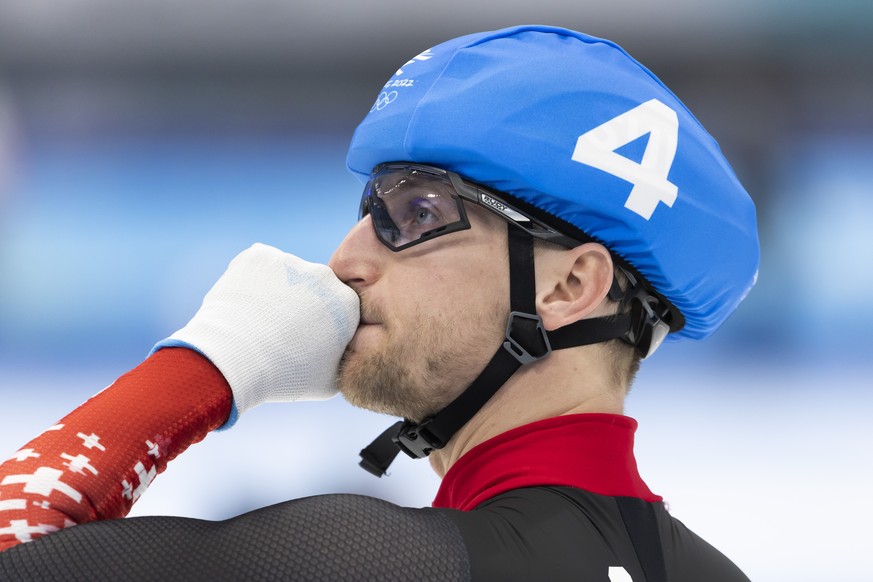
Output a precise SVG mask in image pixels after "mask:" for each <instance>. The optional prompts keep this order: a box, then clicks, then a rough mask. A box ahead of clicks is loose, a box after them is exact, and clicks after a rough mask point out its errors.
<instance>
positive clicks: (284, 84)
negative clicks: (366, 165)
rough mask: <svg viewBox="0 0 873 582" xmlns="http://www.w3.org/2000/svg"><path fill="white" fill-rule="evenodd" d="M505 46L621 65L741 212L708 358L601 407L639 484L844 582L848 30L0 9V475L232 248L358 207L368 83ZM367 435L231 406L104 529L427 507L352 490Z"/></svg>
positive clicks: (854, 252)
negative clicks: (627, 444)
mask: <svg viewBox="0 0 873 582" xmlns="http://www.w3.org/2000/svg"><path fill="white" fill-rule="evenodd" d="M523 22H539V23H545V24H556V25H562V26H568V27H571V28H576V29H578V30H582V31H585V32H588V33H589V34H594V35H596V36H603V37H606V38H610V39H612V40H615V41H616V42H618V43H619V44H621V45H622V46H624V47H625V48H626V49H627V50H629V51H630V52H631V54H632V55H634V56H635V57H637V58H638V59H640V60H641V61H642V62H643V63H645V64H646V65H647V66H648V67H649V68H651V69H652V70H654V72H655V73H656V74H658V75H659V76H660V77H661V78H662V79H663V80H664V81H665V82H666V83H667V85H668V86H670V87H671V88H672V89H673V90H674V91H675V92H676V93H677V94H678V95H679V97H680V98H682V99H683V100H684V101H685V102H686V104H687V105H689V107H690V108H691V109H692V111H694V112H695V113H696V115H697V116H698V118H699V119H700V120H701V121H702V122H703V124H704V126H706V127H707V128H708V129H709V131H710V132H711V133H712V134H713V135H714V136H715V137H716V139H717V140H718V141H719V143H720V144H721V146H722V149H723V150H724V151H725V153H726V155H727V157H728V159H730V160H731V162H732V164H733V165H734V167H735V169H736V171H737V174H738V175H739V177H740V179H741V181H743V183H744V184H745V185H746V187H747V189H748V190H749V192H750V193H751V195H752V197H753V198H754V199H755V202H756V204H757V206H758V212H759V225H760V231H761V243H762V263H761V275H760V279H759V283H758V285H757V287H756V288H755V289H754V290H753V291H752V293H751V294H750V296H749V297H748V299H747V300H746V302H745V303H744V304H743V305H742V306H741V308H740V309H739V311H738V312H737V313H736V314H735V315H734V316H733V317H732V318H731V319H730V320H729V321H728V322H727V324H726V325H725V326H724V327H723V328H722V329H721V330H720V331H719V333H718V334H717V335H716V336H715V337H713V338H712V339H710V340H707V341H705V342H701V343H698V344H670V345H667V346H666V347H665V348H664V349H662V350H661V352H659V353H658V356H657V357H655V358H653V359H652V361H650V362H647V363H646V364H645V365H644V367H643V371H642V373H641V374H640V376H639V378H638V381H637V384H636V386H635V388H634V390H633V393H632V394H631V397H630V399H629V401H628V409H627V411H628V414H630V415H631V416H634V417H635V418H637V419H638V420H639V421H640V424H641V427H640V430H639V432H638V444H637V452H638V457H639V462H640V466H641V471H642V474H643V477H644V479H646V481H647V482H648V483H649V485H650V486H651V488H652V489H653V490H654V491H656V492H657V493H659V494H662V495H663V496H664V497H665V498H666V499H667V501H668V502H669V504H670V507H671V510H672V512H673V514H674V515H675V516H677V517H678V518H679V519H681V520H682V521H684V522H685V523H686V524H687V525H689V526H690V527H691V528H692V529H694V530H695V531H697V532H698V533H700V534H701V535H702V536H703V537H705V538H706V539H708V540H709V541H710V542H712V543H714V544H715V545H716V546H717V547H719V548H720V549H722V550H723V551H724V552H725V553H726V554H728V556H730V557H731V558H732V559H734V560H735V561H736V562H737V563H738V564H739V565H740V566H741V567H742V568H743V569H744V570H745V571H746V572H747V573H748V574H749V575H750V577H751V578H752V579H753V580H792V581H805V580H809V581H813V580H814V581H820V580H868V579H871V576H873V574H871V573H870V566H869V560H868V558H867V555H868V549H867V546H868V545H869V532H867V529H866V526H865V523H869V521H870V520H871V519H873V512H871V511H870V510H869V509H867V508H866V505H865V504H864V503H863V502H862V501H863V499H865V498H866V497H867V495H869V492H870V490H871V486H873V469H871V461H873V455H871V453H870V450H871V445H873V439H871V431H870V429H869V428H868V425H869V422H870V417H871V413H873V397H871V395H870V388H871V384H873V381H871V372H873V363H871V358H870V356H869V355H868V352H869V350H870V348H871V346H873V341H871V340H873V333H871V331H870V330H871V326H873V309H871V308H870V306H869V305H868V302H869V300H870V297H871V295H873V271H871V260H870V258H869V255H870V253H871V251H873V230H871V228H870V225H871V223H873V196H871V194H873V192H871V184H873V163H871V162H873V111H871V104H873V41H871V39H873V4H870V3H852V2H848V1H846V2H831V3H821V2H810V1H800V2H797V1H795V2H790V3H789V2H784V1H780V0H764V1H759V2H745V1H744V2H734V3H715V2H700V3H692V2H685V1H682V0H669V1H667V2H659V3H646V2H642V1H641V0H623V1H618V2H610V3H600V2H592V1H588V0H585V1H578V0H577V1H573V2H571V1H569V0H544V1H541V2H537V3H534V5H531V3H526V2H517V1H510V2H478V3H476V4H475V6H471V5H470V3H465V2H460V1H458V0H446V1H443V2H440V3H434V4H424V3H420V2H396V1H392V0H374V1H371V2H368V3H355V2H349V1H342V2H329V1H328V2H323V3H318V4H316V3H306V4H301V3H291V2H287V1H285V2H280V1H278V0H250V1H247V2H233V1H230V0H221V1H218V2H216V1H214V0H213V1H207V0H176V1H173V2H170V1H168V0H162V1H152V2H147V3H143V2H139V3H137V2H134V1H133V0H113V1H109V0H78V1H77V2H67V3H63V4H61V3H57V4H46V3H42V2H17V1H13V0H0V395H2V399H0V457H6V456H8V455H10V454H11V453H13V452H14V451H15V450H17V449H18V447H20V446H21V445H22V444H24V442H26V441H27V440H29V439H30V438H31V437H33V436H34V435H35V434H37V433H39V432H40V431H41V430H42V429H43V428H45V427H47V426H49V425H50V424H53V423H54V422H55V421H56V420H57V419H58V418H60V417H61V416H63V415H64V414H65V413H66V412H68V411H69V410H70V409H72V408H73V407H74V406H76V405H77V404H79V403H80V402H81V401H82V400H84V399H85V398H87V397H88V396H90V395H91V394H93V393H94V392H96V391H97V390H99V389H101V388H102V387H104V386H105V385H107V384H109V383H111V382H112V381H113V380H114V379H115V378H116V377H117V376H118V375H120V374H121V373H123V372H125V371H127V370H128V369H130V368H132V367H133V366H135V365H136V364H137V363H139V362H140V361H141V360H142V359H143V358H144V357H145V355H146V354H147V353H148V350H149V349H150V347H151V346H152V344H153V343H154V342H155V341H156V340H158V339H161V338H163V337H165V336H166V335H168V334H169V333H171V332H172V331H174V330H175V329H177V328H178V327H180V326H181V325H183V324H184V323H185V322H186V321H187V320H188V318H190V316H191V315H193V313H194V311H196V309H197V307H198V306H199V304H200V301H201V299H202V296H203V294H204V293H205V292H206V291H207V290H208V289H209V287H210V286H211V285H212V283H213V282H214V281H215V280H216V279H217V278H218V276H219V275H220V274H221V273H222V272H223V270H224V268H225V266H226V265H227V263H228V261H229V260H230V259H231V258H232V257H233V256H234V255H235V254H236V253H238V252H239V251H241V250H242V249H244V248H246V247H247V246H249V245H250V244H251V243H253V242H256V241H261V242H266V243H269V244H273V245H275V246H278V247H280V248H282V249H284V250H287V251H289V252H293V253H295V254H298V255H300V256H302V257H304V258H306V259H308V260H312V261H321V262H324V261H327V259H328V258H329V256H330V254H331V252H332V250H333V249H334V248H335V247H336V245H337V244H338V243H339V242H340V241H341V240H342V237H343V236H344V234H345V232H346V231H347V230H348V228H349V227H350V226H351V225H352V224H353V223H354V220H355V218H356V211H357V202H358V198H359V195H360V185H359V184H358V183H357V181H356V180H355V179H354V178H352V177H351V176H350V175H349V174H348V173H347V172H346V170H345V167H344V156H345V148H346V145H347V143H348V141H349V138H350V137H351V133H352V131H353V129H354V126H355V124H356V123H357V122H358V121H359V120H360V119H361V118H362V117H363V116H364V115H365V114H366V112H367V111H368V110H369V108H370V105H371V104H372V102H373V100H374V99H375V97H376V95H377V93H378V91H379V88H380V87H381V85H382V84H383V83H384V82H385V80H386V79H387V78H388V77H389V76H390V75H391V74H392V73H393V72H394V71H395V70H396V69H397V67H398V66H400V65H402V64H403V63H404V62H405V61H406V60H407V59H409V58H411V57H412V56H414V55H416V54H418V53H419V52H421V51H422V50H424V49H425V48H428V47H430V46H432V45H434V44H437V43H438V42H441V41H443V40H445V39H447V38H450V37H453V36H457V35H459V34H465V33H469V32H475V31H478V30H486V29H493V28H499V27H502V26H508V25H511V24H518V23H523ZM713 268H715V269H717V268H718V266H717V265H713ZM388 420H389V419H386V418H384V417H379V416H376V415H373V414H370V413H366V412H363V411H358V410H355V409H352V408H351V407H350V406H348V405H347V404H346V403H345V402H343V401H342V400H341V399H334V400H332V401H330V402H328V403H303V404H298V405H285V406H282V405H270V406H265V407H261V408H260V409H257V410H255V411H252V412H251V413H249V414H248V415H246V417H244V418H243V419H242V420H241V421H240V423H239V425H238V426H237V427H236V428H234V430H232V431H229V432H225V433H221V434H214V435H210V436H209V438H207V439H206V441H205V442H204V443H202V444H200V445H197V446H195V447H193V448H192V449H191V450H190V451H189V452H188V453H186V454H185V455H184V456H183V457H182V458H180V459H178V460H176V461H175V462H174V463H173V464H172V465H171V468H170V470H169V471H168V472H167V473H166V474H165V475H163V476H162V477H160V478H159V479H158V480H157V481H156V483H155V484H154V485H153V486H152V488H151V489H150V491H149V493H148V494H146V495H145V496H144V497H143V499H142V500H141V501H140V502H139V504H138V505H137V507H136V508H135V509H134V514H135V515H143V514H174V515H188V516H195V517H202V518H208V519H221V518H224V517H228V516H230V515H234V514H237V513H239V512H241V511H245V510H248V509H251V508H254V507H258V506H262V505H265V504H268V503H274V502H278V501H282V500H284V499H288V498H291V497H297V496H302V495H313V494H318V493H325V492H340V491H344V492H358V493H365V494H372V495H376V496H380V497H383V498H387V499H389V500H392V501H396V502H398V503H406V504H413V505H427V504H429V503H430V501H431V499H432V497H433V494H434V492H435V490H436V487H437V486H438V480H437V479H436V477H435V476H433V475H432V473H431V472H430V470H429V467H428V466H427V464H426V463H423V462H418V463H415V462H412V461H411V460H408V459H400V460H399V461H398V463H396V464H395V469H394V470H393V474H392V476H390V477H388V478H383V479H381V480H377V479H375V478H373V477H371V476H369V475H368V474H366V473H364V472H363V471H361V470H360V469H358V468H357V466H356V463H357V452H358V450H359V449H360V448H361V447H362V446H363V445H364V444H366V443H368V442H369V439H370V438H372V437H373V436H375V435H376V434H377V433H379V432H380V431H381V430H382V429H383V428H384V427H385V426H386V423H387V422H388ZM337 427H343V428H344V430H337Z"/></svg>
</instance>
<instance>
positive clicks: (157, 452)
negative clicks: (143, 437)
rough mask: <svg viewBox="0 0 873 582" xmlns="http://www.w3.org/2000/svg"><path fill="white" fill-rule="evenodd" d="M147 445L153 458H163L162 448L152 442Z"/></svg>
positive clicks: (147, 442)
mask: <svg viewBox="0 0 873 582" xmlns="http://www.w3.org/2000/svg"><path fill="white" fill-rule="evenodd" d="M145 444H146V446H147V447H148V448H149V455H150V456H152V457H154V458H156V459H160V458H161V449H160V447H158V445H157V444H155V443H153V442H152V441H146V442H145Z"/></svg>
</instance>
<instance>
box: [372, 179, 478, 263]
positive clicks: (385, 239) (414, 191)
mask: <svg viewBox="0 0 873 582" xmlns="http://www.w3.org/2000/svg"><path fill="white" fill-rule="evenodd" d="M367 214H370V216H371V218H372V221H373V226H374V228H375V229H376V236H377V237H378V238H379V240H380V241H381V242H382V243H383V244H384V245H385V246H387V247H388V248H390V249H391V250H394V251H399V250H402V249H405V248H408V247H410V246H412V245H415V244H418V243H421V242H424V241H427V240H430V239H432V238H436V237H438V236H442V235H444V234H448V233H450V232H456V231H458V230H463V229H467V228H470V223H469V221H468V220H467V215H466V213H465V212H464V207H463V205H462V203H461V200H460V198H459V196H458V194H457V192H456V191H455V187H454V186H453V185H452V182H451V180H450V179H449V177H448V176H447V175H445V174H437V173H433V172H429V171H427V170H426V169H422V168H415V167H407V168H390V167H389V168H386V169H384V170H382V171H379V172H377V173H376V174H374V175H373V176H372V177H371V178H370V181H369V182H368V183H367V186H366V188H365V189H364V195H363V198H362V199H361V210H360V217H361V218H363V217H364V216H366V215H367Z"/></svg>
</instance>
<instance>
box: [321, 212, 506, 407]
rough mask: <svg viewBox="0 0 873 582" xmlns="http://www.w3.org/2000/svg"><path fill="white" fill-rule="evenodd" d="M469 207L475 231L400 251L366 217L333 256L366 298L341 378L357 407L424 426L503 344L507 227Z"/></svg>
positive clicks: (345, 278) (348, 281)
mask: <svg viewBox="0 0 873 582" xmlns="http://www.w3.org/2000/svg"><path fill="white" fill-rule="evenodd" d="M466 209H467V213H468V216H469V218H470V223H471V228H470V229H469V230H464V231H460V232H455V233H452V234H448V235H446V236H442V237H439V238H436V239H433V240H430V241H427V242H424V243H421V244H419V245H416V246H414V247H410V248H408V249H405V250H403V251H400V252H392V251H391V250H389V249H388V248H386V247H385V246H384V245H382V243H380V242H379V241H378V239H377V238H376V234H375V232H374V230H373V225H372V223H371V218H370V216H366V217H365V218H364V219H362V220H361V221H360V222H359V223H358V224H357V225H356V226H355V227H354V228H352V230H351V231H350V232H349V234H348V235H347V236H346V238H345V240H344V241H343V242H342V244H340V246H339V248H337V250H336V252H335V253H334V255H333V257H332V258H331V260H330V263H329V265H330V267H331V268H332V269H333V270H334V272H336V274H337V276H338V277H339V278H340V279H341V280H342V281H343V282H345V283H346V284H347V285H349V286H351V287H352V288H353V289H354V290H355V291H357V293H358V294H359V295H360V297H361V324H360V326H359V327H358V330H357V333H356V334H355V336H354V338H353V339H352V342H351V343H350V344H349V346H348V348H347V349H346V352H345V354H344V356H343V359H342V362H341V363H340V372H339V389H340V391H341V392H342V393H343V395H344V396H345V398H346V399H347V400H348V401H349V402H351V403H352V404H354V405H355V406H360V407H362V408H367V409H369V410H374V411H377V412H383V413H387V414H391V415H394V416H402V417H405V418H408V419H410V420H413V421H421V420H423V419H424V418H426V417H427V416H430V415H432V414H434V413H435V412H438V411H439V410H441V409H442V408H444V407H445V406H446V405H447V404H448V403H449V402H451V401H452V400H453V399H454V398H455V397H456V396H458V395H459V394H460V393H461V392H462V391H463V390H464V389H465V388H466V387H467V386H469V385H470V383H471V382H472V381H473V380H474V379H475V378H476V376H478V375H479V373H480V372H481V371H482V369H483V368H484V367H485V365H486V364H487V363H488V361H489V360H490V359H491V357H492V356H493V355H494V353H495V351H496V350H497V348H498V347H499V346H500V344H501V342H502V341H503V333H504V328H505V326H506V317H507V314H508V313H509V274H508V268H509V267H508V258H507V242H506V239H507V234H506V232H507V223H506V222H504V221H503V220H502V219H500V218H498V217H496V216H494V215H492V214H491V213H489V212H487V211H486V210H484V209H482V208H479V207H477V206H476V205H474V204H467V206H466Z"/></svg>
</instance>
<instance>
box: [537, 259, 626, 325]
mask: <svg viewBox="0 0 873 582" xmlns="http://www.w3.org/2000/svg"><path fill="white" fill-rule="evenodd" d="M536 278H537V298H536V301H537V313H539V315H540V317H542V318H543V325H544V326H545V328H546V329H547V330H553V329H558V328H559V327H563V326H565V325H567V324H570V323H573V322H574V321H578V320H580V319H585V318H589V317H591V316H592V315H594V314H595V312H597V311H598V308H599V307H600V306H601V304H602V303H603V300H604V298H605V297H606V294H607V293H609V288H610V287H611V286H612V280H613V265H612V257H611V256H610V254H609V251H608V250H606V247H604V246H603V245H601V244H598V243H585V244H583V245H579V246H578V247H575V248H572V249H566V250H563V249H562V250H555V249H546V250H545V251H544V252H542V253H538V254H537V257H536ZM597 315H605V313H603V314H602V313H597Z"/></svg>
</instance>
